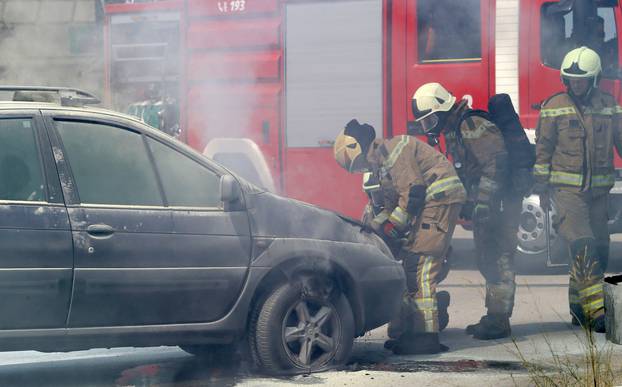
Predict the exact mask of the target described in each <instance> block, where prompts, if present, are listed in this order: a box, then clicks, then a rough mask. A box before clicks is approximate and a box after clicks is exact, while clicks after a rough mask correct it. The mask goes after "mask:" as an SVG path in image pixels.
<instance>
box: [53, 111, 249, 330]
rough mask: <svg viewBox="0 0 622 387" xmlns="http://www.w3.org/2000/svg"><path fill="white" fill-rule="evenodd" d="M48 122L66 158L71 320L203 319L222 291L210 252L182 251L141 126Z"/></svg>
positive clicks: (61, 162)
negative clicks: (71, 253)
mask: <svg viewBox="0 0 622 387" xmlns="http://www.w3.org/2000/svg"><path fill="white" fill-rule="evenodd" d="M46 122H47V123H48V126H49V128H50V130H51V134H52V136H51V137H52V139H53V142H54V143H55V144H56V145H57V147H58V150H56V151H55V152H56V153H58V154H60V155H61V156H62V157H60V158H57V164H58V167H59V169H60V170H62V171H63V173H62V174H61V179H62V180H63V181H64V182H65V183H66V184H64V189H65V190H66V191H67V192H66V196H68V197H70V200H69V203H68V211H69V216H70V220H71V224H72V230H73V240H74V245H75V246H76V248H75V251H76V257H75V260H76V265H75V285H74V292H73V298H72V307H71V312H70V316H69V326H70V327H85V326H127V325H149V324H172V323H186V322H198V321H206V319H207V317H205V316H207V315H208V313H207V311H206V308H207V305H210V303H209V302H208V301H206V302H204V303H202V300H210V299H215V298H218V297H220V296H222V294H216V293H217V292H214V286H215V285H214V270H212V267H211V266H210V265H211V262H210V259H209V257H210V256H211V254H212V253H211V251H210V250H204V251H203V259H197V255H195V256H192V255H189V254H187V251H188V249H186V248H185V246H183V243H184V242H185V239H186V238H184V237H183V236H181V235H179V233H177V231H176V229H175V224H174V220H173V211H172V210H171V208H169V207H168V206H167V205H166V199H165V197H164V192H163V188H162V184H161V182H160V179H159V178H158V176H157V174H156V171H155V169H154V165H153V162H152V161H153V160H152V156H151V154H150V153H149V150H148V148H147V145H146V138H145V137H144V136H143V134H142V133H141V130H140V129H139V128H137V127H135V126H132V125H131V124H129V125H128V123H125V124H122V125H119V123H118V122H116V121H109V120H106V119H103V118H102V117H90V118H89V119H81V118H76V116H75V115H73V116H62V115H56V116H52V115H50V116H49V117H48V119H47V121H46ZM177 173H180V174H183V173H184V171H183V170H180V171H177ZM194 234H200V233H199V232H195V233H194ZM246 234H248V232H247V233H246ZM223 277H224V278H226V276H223ZM220 286H221V287H222V284H221V285H220Z"/></svg>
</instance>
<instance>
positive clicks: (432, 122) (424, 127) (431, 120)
mask: <svg viewBox="0 0 622 387" xmlns="http://www.w3.org/2000/svg"><path fill="white" fill-rule="evenodd" d="M416 122H417V124H418V125H419V127H420V129H421V131H422V132H423V133H428V132H430V131H432V130H433V129H434V128H436V127H437V126H438V122H439V119H438V115H437V114H436V113H433V114H430V115H429V116H426V117H423V118H422V119H420V120H417V121H416Z"/></svg>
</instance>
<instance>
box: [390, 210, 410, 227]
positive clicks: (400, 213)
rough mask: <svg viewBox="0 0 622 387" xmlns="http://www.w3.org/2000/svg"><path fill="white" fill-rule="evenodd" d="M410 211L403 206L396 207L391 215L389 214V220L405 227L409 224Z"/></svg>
mask: <svg viewBox="0 0 622 387" xmlns="http://www.w3.org/2000/svg"><path fill="white" fill-rule="evenodd" d="M408 218H409V216H408V213H407V212H406V211H404V210H402V208H401V207H395V209H394V210H393V212H392V213H391V215H390V216H389V221H390V222H391V223H393V224H394V225H396V226H397V227H398V228H404V227H406V225H408V220H409V219H408Z"/></svg>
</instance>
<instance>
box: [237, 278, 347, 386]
mask: <svg viewBox="0 0 622 387" xmlns="http://www.w3.org/2000/svg"><path fill="white" fill-rule="evenodd" d="M317 293H318V292H308V291H307V290H306V288H305V286H303V284H302V282H299V283H295V284H292V283H284V284H282V285H280V286H278V287H277V288H276V289H274V291H273V292H272V293H271V294H270V295H269V296H268V297H267V298H266V299H265V302H263V303H261V304H260V305H258V306H257V307H256V309H255V311H254V313H253V315H252V316H251V322H250V332H249V341H250V343H249V344H250V351H251V356H252V357H253V360H254V361H255V363H256V364H257V366H258V367H259V368H261V370H262V371H265V372H267V373H272V374H275V373H276V374H278V373H302V372H310V371H320V370H324V369H327V368H329V367H331V366H335V365H339V364H342V363H344V362H345V361H346V360H347V359H348V357H349V356H350V352H351V350H352V345H353V342H354V318H353V314H352V308H351V307H350V304H349V302H348V300H347V299H346V297H345V296H344V295H343V294H342V293H341V292H339V291H338V290H336V289H333V290H332V291H331V294H330V295H321V294H317ZM320 293H321V292H320Z"/></svg>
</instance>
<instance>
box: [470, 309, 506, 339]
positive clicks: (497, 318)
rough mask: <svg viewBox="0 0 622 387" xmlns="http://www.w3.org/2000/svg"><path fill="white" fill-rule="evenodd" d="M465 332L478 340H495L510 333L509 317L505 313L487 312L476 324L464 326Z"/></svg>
mask: <svg viewBox="0 0 622 387" xmlns="http://www.w3.org/2000/svg"><path fill="white" fill-rule="evenodd" d="M466 333H467V334H469V335H473V337H474V338H476V339H479V340H496V339H503V338H505V337H509V336H510V335H511V334H512V329H511V328H510V317H509V316H508V315H506V314H487V315H485V316H483V317H482V318H481V319H480V320H479V322H478V323H477V324H471V325H468V326H467V327H466Z"/></svg>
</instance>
